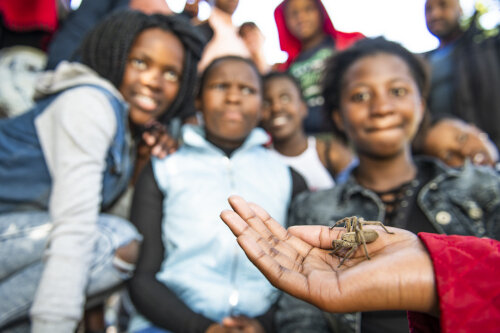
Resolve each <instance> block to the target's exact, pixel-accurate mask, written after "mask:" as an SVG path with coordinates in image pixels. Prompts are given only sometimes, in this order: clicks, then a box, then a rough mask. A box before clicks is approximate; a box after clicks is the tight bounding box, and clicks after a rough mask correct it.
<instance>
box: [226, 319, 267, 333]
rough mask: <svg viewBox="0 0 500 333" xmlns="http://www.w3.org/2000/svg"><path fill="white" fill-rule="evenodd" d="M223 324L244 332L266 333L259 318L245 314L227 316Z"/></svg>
mask: <svg viewBox="0 0 500 333" xmlns="http://www.w3.org/2000/svg"><path fill="white" fill-rule="evenodd" d="M222 325H224V327H226V328H229V329H234V330H236V331H237V332H242V333H264V329H263V328H262V325H261V324H260V323H259V321H258V320H256V319H253V318H248V317H245V316H237V317H226V318H224V319H223V320H222Z"/></svg>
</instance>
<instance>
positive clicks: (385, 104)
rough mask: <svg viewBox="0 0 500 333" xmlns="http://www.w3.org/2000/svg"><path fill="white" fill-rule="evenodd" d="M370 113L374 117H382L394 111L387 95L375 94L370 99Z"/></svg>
mask: <svg viewBox="0 0 500 333" xmlns="http://www.w3.org/2000/svg"><path fill="white" fill-rule="evenodd" d="M370 109H371V113H372V115H374V116H384V115H386V114H389V113H392V112H393V111H394V104H393V101H392V99H391V98H390V96H388V95H387V94H382V93H379V94H375V95H374V96H373V97H372V102H371V107H370Z"/></svg>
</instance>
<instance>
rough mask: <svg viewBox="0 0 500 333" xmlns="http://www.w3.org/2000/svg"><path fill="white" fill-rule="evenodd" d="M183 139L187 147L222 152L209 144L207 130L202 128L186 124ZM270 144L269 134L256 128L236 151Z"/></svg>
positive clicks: (183, 129) (183, 128)
mask: <svg viewBox="0 0 500 333" xmlns="http://www.w3.org/2000/svg"><path fill="white" fill-rule="evenodd" d="M182 139H183V141H184V144H185V145H187V146H191V147H195V148H200V149H203V150H216V151H218V152H221V149H219V148H218V147H216V146H214V145H213V144H211V143H210V142H208V141H207V140H206V138H205V129H204V128H203V127H202V126H197V125H191V124H186V125H184V126H183V127H182ZM268 142H269V136H268V134H267V133H266V132H265V131H264V130H263V129H262V128H259V127H257V128H254V129H253V130H252V131H251V132H250V134H249V135H248V136H247V138H246V139H245V142H243V145H241V147H239V148H237V149H236V150H235V152H236V151H241V150H247V149H250V148H253V147H256V146H263V145H265V144H266V143H268Z"/></svg>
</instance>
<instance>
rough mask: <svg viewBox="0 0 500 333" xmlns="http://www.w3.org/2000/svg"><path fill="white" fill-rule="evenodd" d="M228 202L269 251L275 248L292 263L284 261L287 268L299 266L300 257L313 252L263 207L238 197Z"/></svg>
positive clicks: (231, 198) (232, 197)
mask: <svg viewBox="0 0 500 333" xmlns="http://www.w3.org/2000/svg"><path fill="white" fill-rule="evenodd" d="M228 201H229V203H230V205H231V207H232V208H233V209H234V210H235V212H236V213H237V214H238V215H239V216H240V217H241V218H242V219H243V220H244V221H245V222H246V223H247V224H248V225H249V226H250V227H251V228H252V229H253V230H255V231H256V232H257V233H258V234H259V235H260V237H262V238H263V240H265V242H266V246H267V247H269V248H267V250H268V251H270V248H274V249H275V250H277V251H278V252H279V253H280V254H282V255H284V256H285V257H286V260H289V261H290V262H287V261H285V259H284V258H283V259H282V262H281V263H282V264H283V265H285V266H286V267H288V268H292V267H293V265H296V264H297V261H298V262H300V261H301V259H300V257H304V256H306V255H307V254H308V253H309V251H310V250H311V246H310V245H309V244H306V243H304V242H303V241H302V240H300V239H298V238H295V237H290V234H289V233H288V231H287V230H286V229H285V228H284V227H283V226H282V225H280V224H279V223H278V222H277V221H276V220H274V219H273V218H272V217H271V216H269V214H268V213H267V212H266V211H265V210H264V209H263V208H262V207H260V206H258V205H256V204H250V203H247V202H246V201H245V200H244V199H243V198H241V197H239V196H236V195H235V196H231V197H230V198H229V199H228ZM268 253H269V252H268ZM273 254H276V253H273Z"/></svg>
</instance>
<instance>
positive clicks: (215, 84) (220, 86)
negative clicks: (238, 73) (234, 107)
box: [211, 83, 227, 90]
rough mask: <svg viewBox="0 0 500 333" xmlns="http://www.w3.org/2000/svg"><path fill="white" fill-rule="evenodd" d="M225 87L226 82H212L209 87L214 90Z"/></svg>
mask: <svg viewBox="0 0 500 333" xmlns="http://www.w3.org/2000/svg"><path fill="white" fill-rule="evenodd" d="M226 87H227V85H226V84H224V83H214V84H213V85H212V86H211V88H212V89H215V90H225V89H226Z"/></svg>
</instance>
